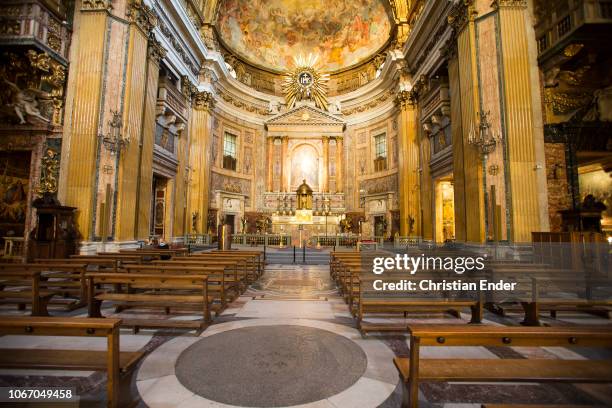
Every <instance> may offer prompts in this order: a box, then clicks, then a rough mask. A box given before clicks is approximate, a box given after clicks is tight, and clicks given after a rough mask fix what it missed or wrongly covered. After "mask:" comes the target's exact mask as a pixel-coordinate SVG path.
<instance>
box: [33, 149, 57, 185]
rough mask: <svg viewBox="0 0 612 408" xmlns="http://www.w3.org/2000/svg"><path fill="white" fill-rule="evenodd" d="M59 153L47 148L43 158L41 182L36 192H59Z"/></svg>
mask: <svg viewBox="0 0 612 408" xmlns="http://www.w3.org/2000/svg"><path fill="white" fill-rule="evenodd" d="M58 156H59V154H58V153H57V152H56V151H55V150H53V149H51V148H47V151H46V152H45V155H44V156H43V158H42V159H41V164H42V167H41V170H40V182H39V184H38V188H37V189H36V192H37V193H38V194H39V195H41V196H42V195H43V194H45V193H51V194H54V193H57V179H58V177H59V167H60V166H59V157H58Z"/></svg>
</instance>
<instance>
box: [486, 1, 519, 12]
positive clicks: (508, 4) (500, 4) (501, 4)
mask: <svg viewBox="0 0 612 408" xmlns="http://www.w3.org/2000/svg"><path fill="white" fill-rule="evenodd" d="M491 7H492V8H493V9H495V10H497V9H500V8H519V9H526V8H527V0H494V1H493V3H491Z"/></svg>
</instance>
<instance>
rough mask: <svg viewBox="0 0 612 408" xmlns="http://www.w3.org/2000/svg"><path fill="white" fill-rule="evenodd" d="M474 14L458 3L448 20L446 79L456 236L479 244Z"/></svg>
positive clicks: (481, 235) (480, 211)
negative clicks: (450, 52) (451, 47)
mask: <svg viewBox="0 0 612 408" xmlns="http://www.w3.org/2000/svg"><path fill="white" fill-rule="evenodd" d="M474 17H475V12H474V10H473V8H472V7H471V6H466V5H465V4H464V3H458V5H457V6H456V9H455V13H454V20H453V21H452V24H453V26H454V28H455V30H456V32H457V39H456V44H457V49H456V53H457V58H456V60H457V62H456V65H454V64H455V63H454V62H453V60H454V59H451V62H450V63H449V81H450V86H451V90H450V94H451V126H454V127H453V128H452V131H453V157H454V169H455V173H454V179H455V184H454V188H455V220H456V222H457V225H456V238H457V240H458V241H467V242H474V243H480V242H484V241H485V232H486V231H485V202H484V180H483V168H482V157H481V156H480V153H479V151H478V149H476V148H475V147H474V146H472V145H470V144H469V143H468V137H469V133H470V130H471V129H477V128H478V120H477V119H478V118H477V115H478V112H479V110H480V106H479V105H480V102H479V100H480V96H479V92H480V91H479V87H478V70H477V61H476V29H475V23H474ZM455 126H456V127H455ZM462 220H464V221H463V222H462ZM460 237H464V238H463V239H461V238H460Z"/></svg>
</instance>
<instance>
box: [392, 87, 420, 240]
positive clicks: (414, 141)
mask: <svg viewBox="0 0 612 408" xmlns="http://www.w3.org/2000/svg"><path fill="white" fill-rule="evenodd" d="M397 103H398V105H399V126H400V129H399V130H400V133H399V154H398V170H399V177H398V178H399V180H398V181H399V207H400V234H401V235H404V236H406V235H409V236H415V235H421V210H420V185H419V141H418V134H417V122H416V105H415V100H414V95H413V94H412V92H409V91H400V92H399V94H398V96H397Z"/></svg>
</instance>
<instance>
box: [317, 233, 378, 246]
mask: <svg viewBox="0 0 612 408" xmlns="http://www.w3.org/2000/svg"><path fill="white" fill-rule="evenodd" d="M384 240H385V238H384V237H382V236H370V237H365V236H361V237H360V236H359V235H314V236H312V237H310V239H309V240H308V244H309V245H317V246H322V247H356V246H357V244H358V243H359V242H360V241H373V242H375V243H376V244H378V245H382V244H383V242H384Z"/></svg>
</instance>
